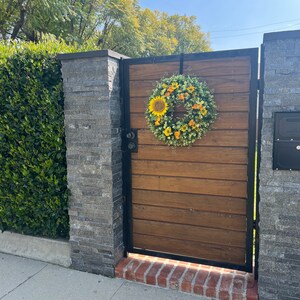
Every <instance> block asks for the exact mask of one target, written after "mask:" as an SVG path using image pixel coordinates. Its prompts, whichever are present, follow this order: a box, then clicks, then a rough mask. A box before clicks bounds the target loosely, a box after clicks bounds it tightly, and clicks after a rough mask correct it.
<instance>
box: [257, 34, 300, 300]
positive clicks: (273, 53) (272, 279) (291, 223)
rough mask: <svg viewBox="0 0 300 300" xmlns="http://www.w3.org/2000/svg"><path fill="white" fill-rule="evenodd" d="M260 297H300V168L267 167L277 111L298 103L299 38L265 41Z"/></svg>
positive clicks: (260, 210)
mask: <svg viewBox="0 0 300 300" xmlns="http://www.w3.org/2000/svg"><path fill="white" fill-rule="evenodd" d="M264 47H265V57H264V59H265V73H264V76H265V77H264V81H265V89H264V94H263V98H264V103H263V110H264V112H263V122H262V124H263V126H262V145H261V151H262V155H261V166H260V174H259V178H260V187H259V191H260V206H259V212H260V222H259V226H260V253H259V298H260V299H272V300H273V299H300V289H299V282H300V264H299V262H300V254H299V249H300V223H299V222H300V221H299V211H300V205H299V201H300V200H299V199H300V192H299V191H300V173H299V172H296V171H294V172H290V171H273V170H272V158H273V156H272V151H273V147H272V144H273V132H274V129H273V126H274V125H273V123H274V115H273V113H274V112H276V111H296V110H297V108H298V107H299V108H300V101H299V100H300V88H299V81H300V71H299V67H300V55H299V52H300V40H299V39H296V38H293V39H282V40H272V41H265V43H264Z"/></svg>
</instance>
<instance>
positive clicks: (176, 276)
mask: <svg viewBox="0 0 300 300" xmlns="http://www.w3.org/2000/svg"><path fill="white" fill-rule="evenodd" d="M185 270H186V267H185V266H182V265H179V266H177V267H176V268H175V270H174V272H173V274H172V275H171V278H170V281H169V287H170V289H172V290H178V289H179V285H180V278H181V277H182V275H183V273H184V271H185Z"/></svg>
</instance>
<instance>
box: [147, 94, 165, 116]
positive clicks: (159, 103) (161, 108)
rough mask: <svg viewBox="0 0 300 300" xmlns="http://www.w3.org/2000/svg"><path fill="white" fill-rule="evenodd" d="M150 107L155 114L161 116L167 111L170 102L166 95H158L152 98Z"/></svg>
mask: <svg viewBox="0 0 300 300" xmlns="http://www.w3.org/2000/svg"><path fill="white" fill-rule="evenodd" d="M148 108H149V111H150V112H151V113H152V114H153V115H154V116H157V117H161V116H163V115H165V113H166V112H167V110H168V103H167V102H166V99H165V98H164V97H161V96H157V97H155V98H152V99H151V100H150V103H149V106H148Z"/></svg>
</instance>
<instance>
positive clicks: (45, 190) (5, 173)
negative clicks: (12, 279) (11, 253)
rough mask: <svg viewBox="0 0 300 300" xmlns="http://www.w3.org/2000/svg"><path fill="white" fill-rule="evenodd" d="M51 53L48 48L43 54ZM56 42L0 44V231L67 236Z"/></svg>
mask: <svg viewBox="0 0 300 300" xmlns="http://www.w3.org/2000/svg"><path fill="white" fill-rule="evenodd" d="M49 49H51V50H49ZM73 50H74V49H71V48H68V47H67V46H65V45H59V44H57V43H55V44H53V43H48V44H44V45H33V44H29V45H7V46H6V45H1V46H0V51H1V54H0V229H1V230H11V231H15V232H20V233H24V234H31V235H39V236H48V237H67V236H68V232H69V220H68V214H67V206H68V190H67V179H66V173H67V171H66V158H65V153H66V147H65V140H64V127H63V94H62V79H61V72H60V64H59V62H58V61H57V60H56V59H55V53H56V52H70V51H73Z"/></svg>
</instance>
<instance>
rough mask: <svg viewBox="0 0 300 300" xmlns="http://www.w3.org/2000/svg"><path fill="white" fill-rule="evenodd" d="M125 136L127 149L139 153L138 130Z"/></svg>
mask: <svg viewBox="0 0 300 300" xmlns="http://www.w3.org/2000/svg"><path fill="white" fill-rule="evenodd" d="M125 136H126V144H127V149H128V150H129V151H130V152H137V151H138V138H137V137H138V136H137V129H131V130H130V131H128V132H127V133H126V135H125Z"/></svg>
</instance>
